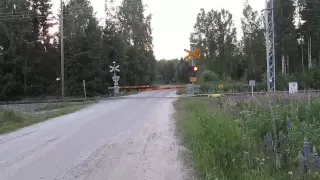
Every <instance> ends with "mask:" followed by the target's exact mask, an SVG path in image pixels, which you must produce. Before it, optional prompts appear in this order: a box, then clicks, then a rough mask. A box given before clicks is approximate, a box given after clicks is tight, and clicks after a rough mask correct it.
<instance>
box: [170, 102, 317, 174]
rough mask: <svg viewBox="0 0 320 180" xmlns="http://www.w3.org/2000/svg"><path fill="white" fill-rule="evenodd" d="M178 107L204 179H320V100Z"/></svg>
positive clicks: (188, 144) (185, 138) (185, 140)
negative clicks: (319, 151)
mask: <svg viewBox="0 0 320 180" xmlns="http://www.w3.org/2000/svg"><path fill="white" fill-rule="evenodd" d="M221 105H222V107H221ZM175 108H176V110H177V124H178V128H179V132H180V135H181V138H182V140H183V143H184V144H185V145H186V147H187V148H189V150H190V151H191V153H192V157H193V159H192V160H193V165H194V168H195V170H196V172H197V175H198V176H200V177H202V178H203V179H208V180H211V179H226V180H229V179H230V180H234V179H237V180H258V179H259V180H270V179H276V180H286V179H320V176H319V171H320V161H319V157H318V153H317V151H318V150H319V148H320V146H319V145H320V121H319V119H320V111H319V109H320V100H319V99H318V98H310V97H306V96H303V97H288V96H287V97H285V96H273V97H264V98H259V99H258V98H255V99H250V100H243V99H242V100H231V99H224V100H222V101H221V99H220V102H219V100H218V99H179V100H178V101H177V102H176V104H175Z"/></svg>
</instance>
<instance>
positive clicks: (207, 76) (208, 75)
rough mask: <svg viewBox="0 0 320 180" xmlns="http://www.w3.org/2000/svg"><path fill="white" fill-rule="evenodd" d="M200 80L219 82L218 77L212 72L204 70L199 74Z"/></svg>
mask: <svg viewBox="0 0 320 180" xmlns="http://www.w3.org/2000/svg"><path fill="white" fill-rule="evenodd" d="M201 80H202V81H203V82H212V81H219V76H218V75H217V74H215V73H214V72H213V71H209V70H205V71H203V72H202V73H201Z"/></svg>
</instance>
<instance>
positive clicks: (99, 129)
mask: <svg viewBox="0 0 320 180" xmlns="http://www.w3.org/2000/svg"><path fill="white" fill-rule="evenodd" d="M131 96H137V97H160V96H161V97H168V96H170V97H173V96H175V91H172V90H168V91H151V92H143V93H139V94H137V95H131ZM174 101H175V98H163V99H161V98H137V99H134V98H130V99H118V100H106V101H101V102H99V103H98V104H95V105H92V106H90V107H88V108H85V109H83V110H81V111H79V112H76V113H72V114H69V115H66V116H61V117H58V118H54V119H52V120H48V121H46V122H43V123H39V124H36V125H34V126H30V127H27V128H24V129H21V130H19V131H16V132H13V133H10V134H6V135H2V136H0V179H1V180H184V179H188V177H189V172H190V171H189V170H188V169H187V168H184V166H183V165H182V160H181V159H180V157H181V156H180V153H181V149H182V148H181V147H180V145H178V141H177V137H175V130H174V129H175V128H174V120H173V119H172V115H173V113H174V110H173V105H172V103H173V102H174Z"/></svg>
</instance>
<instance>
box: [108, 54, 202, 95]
mask: <svg viewBox="0 0 320 180" xmlns="http://www.w3.org/2000/svg"><path fill="white" fill-rule="evenodd" d="M184 51H185V52H187V53H188V54H189V55H187V56H186V57H185V58H184V59H185V60H188V59H189V58H190V57H196V58H198V59H199V58H200V55H199V54H197V53H198V52H199V51H200V49H199V48H197V49H195V50H194V51H189V50H187V49H184ZM109 67H110V72H111V73H113V76H112V80H113V82H114V86H113V87H108V89H113V90H114V93H115V94H118V93H119V90H120V89H139V91H140V92H143V91H155V90H168V89H185V88H186V89H187V95H194V89H195V88H196V87H199V85H195V84H194V82H196V81H197V72H198V71H199V66H197V65H196V64H195V61H194V59H193V58H192V64H191V66H189V67H188V72H189V77H190V83H192V84H187V85H177V86H167V87H150V86H149V85H142V86H119V83H118V82H119V79H120V76H117V75H116V72H120V69H119V67H120V65H116V62H113V66H109Z"/></svg>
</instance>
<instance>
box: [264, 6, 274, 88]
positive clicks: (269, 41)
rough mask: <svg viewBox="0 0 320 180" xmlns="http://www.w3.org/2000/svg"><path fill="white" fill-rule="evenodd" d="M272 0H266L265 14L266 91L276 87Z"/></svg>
mask: <svg viewBox="0 0 320 180" xmlns="http://www.w3.org/2000/svg"><path fill="white" fill-rule="evenodd" d="M273 1H274V0H266V9H264V15H265V19H264V20H265V38H266V57H267V87H268V92H274V91H275V89H276V68H275V65H276V64H275V53H276V52H275V43H274V14H273V11H274V2H273Z"/></svg>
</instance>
